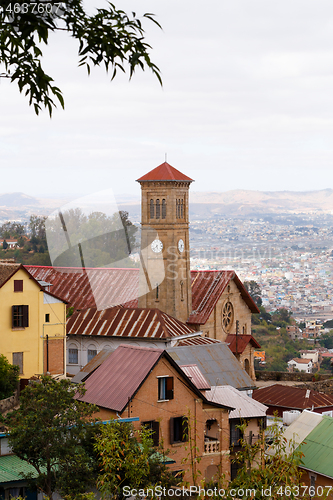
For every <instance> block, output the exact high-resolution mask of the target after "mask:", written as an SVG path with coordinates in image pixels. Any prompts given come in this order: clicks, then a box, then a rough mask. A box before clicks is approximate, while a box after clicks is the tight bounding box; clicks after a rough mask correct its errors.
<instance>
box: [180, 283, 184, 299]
mask: <svg viewBox="0 0 333 500" xmlns="http://www.w3.org/2000/svg"><path fill="white" fill-rule="evenodd" d="M180 300H184V282H183V281H181V282H180Z"/></svg>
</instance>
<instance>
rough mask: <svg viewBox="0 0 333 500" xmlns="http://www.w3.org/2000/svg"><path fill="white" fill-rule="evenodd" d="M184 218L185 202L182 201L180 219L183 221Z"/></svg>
mask: <svg viewBox="0 0 333 500" xmlns="http://www.w3.org/2000/svg"><path fill="white" fill-rule="evenodd" d="M183 217H184V201H183V200H182V201H181V203H180V218H181V219H183Z"/></svg>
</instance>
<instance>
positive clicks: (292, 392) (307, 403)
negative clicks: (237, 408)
mask: <svg viewBox="0 0 333 500" xmlns="http://www.w3.org/2000/svg"><path fill="white" fill-rule="evenodd" d="M252 397H253V399H256V400H257V401H260V402H261V403H263V404H265V405H267V406H281V407H283V408H290V409H294V410H305V409H306V408H312V406H313V407H315V408H317V407H326V406H332V405H333V395H332V394H324V393H322V392H317V391H312V390H311V391H309V390H307V389H300V388H298V387H291V386H287V385H281V384H274V385H270V386H268V387H261V388H260V389H256V390H255V391H253V396H252Z"/></svg>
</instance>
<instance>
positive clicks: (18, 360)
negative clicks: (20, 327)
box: [13, 352, 23, 375]
mask: <svg viewBox="0 0 333 500" xmlns="http://www.w3.org/2000/svg"><path fill="white" fill-rule="evenodd" d="M13 365H17V366H19V367H20V372H19V373H20V375H22V374H23V352H13Z"/></svg>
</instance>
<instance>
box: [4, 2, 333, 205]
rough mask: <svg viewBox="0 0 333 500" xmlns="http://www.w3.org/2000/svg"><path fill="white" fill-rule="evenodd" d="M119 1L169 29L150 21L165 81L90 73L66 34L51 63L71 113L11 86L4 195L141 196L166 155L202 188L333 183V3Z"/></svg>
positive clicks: (53, 44) (50, 52)
mask: <svg viewBox="0 0 333 500" xmlns="http://www.w3.org/2000/svg"><path fill="white" fill-rule="evenodd" d="M103 1H104V0H96V1H94V0H89V6H90V8H93V6H102V5H103ZM115 3H116V5H117V7H119V8H122V9H124V10H126V11H131V10H135V11H136V12H137V14H140V13H141V14H142V13H144V12H154V13H155V14H156V18H157V20H158V21H159V22H160V24H161V25H162V26H163V30H162V31H161V30H159V29H158V28H157V27H155V26H154V25H150V24H151V23H149V22H147V23H146V27H147V41H148V42H149V43H150V44H151V45H152V47H153V50H152V59H153V61H154V62H155V63H156V64H157V65H158V66H159V67H160V69H161V71H162V78H163V88H161V87H160V85H159V83H158V81H157V79H156V78H155V77H154V76H153V75H152V74H151V73H149V72H145V73H140V72H139V73H137V74H136V75H135V77H134V78H133V80H132V81H131V82H129V81H128V77H127V76H122V75H119V77H118V78H116V80H114V81H113V82H110V78H109V77H108V76H107V75H106V74H105V72H104V70H103V69H99V68H97V69H95V70H93V71H92V74H91V76H90V77H88V76H87V74H86V70H85V69H83V68H78V67H77V45H76V43H75V42H73V41H72V40H70V39H69V38H68V37H67V35H66V34H63V33H60V34H59V33H57V34H56V35H55V36H53V37H52V38H51V39H50V46H49V47H48V48H47V49H46V50H45V51H44V54H45V56H44V66H45V69H46V70H47V72H49V74H51V76H53V78H54V80H55V83H56V84H57V85H58V86H59V87H60V88H61V89H62V90H63V93H64V97H65V103H66V109H65V111H62V110H61V109H59V110H56V111H55V113H54V116H53V118H52V119H51V120H50V119H49V117H48V115H47V113H46V112H43V113H42V115H40V116H38V117H36V116H35V114H34V111H33V109H32V108H30V107H29V106H28V102H27V100H26V99H25V98H24V96H22V95H20V94H19V92H18V89H17V86H16V85H15V84H10V83H9V82H8V81H6V80H3V81H1V82H0V113H1V123H0V149H1V157H0V162H1V163H0V164H1V187H0V192H1V193H5V192H14V191H22V192H24V193H26V194H28V195H31V196H38V197H59V196H64V197H72V198H75V197H79V196H84V195H89V194H91V193H93V192H96V191H99V190H102V189H106V188H111V189H113V191H114V193H115V195H116V197H117V196H118V197H121V196H122V195H136V194H137V195H138V194H139V186H138V184H137V183H136V182H135V179H137V178H138V177H140V176H141V175H143V174H145V173H147V172H148V171H149V170H151V169H153V168H154V167H156V166H157V165H159V164H160V163H162V162H163V161H164V159H165V154H166V153H167V160H168V162H169V163H170V164H171V165H173V166H174V167H175V168H177V169H179V170H181V171H182V172H184V173H185V174H187V175H189V176H190V177H192V178H194V179H195V181H196V182H195V184H194V185H193V188H192V189H193V190H194V191H227V190H230V189H251V190H255V189H259V190H266V191H276V190H298V191H301V190H311V189H324V188H333V168H332V163H333V141H332V133H333V2H332V0H311V1H309V0H279V1H278V2H277V1H272V0H270V1H268V0H208V1H207V2H205V3H204V2H199V1H198V0H191V1H189V0H181V1H175V0H158V1H156V0H155V1H152V0H136V1H134V0H133V1H125V2H123V1H121V2H120V3H119V2H118V3H117V2H115Z"/></svg>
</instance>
